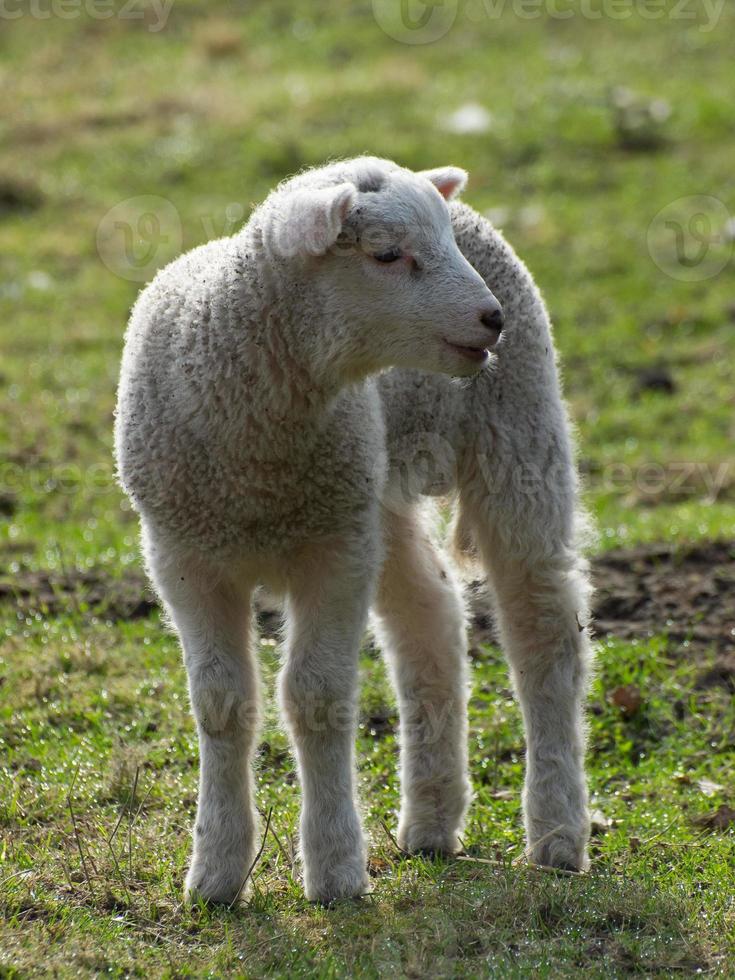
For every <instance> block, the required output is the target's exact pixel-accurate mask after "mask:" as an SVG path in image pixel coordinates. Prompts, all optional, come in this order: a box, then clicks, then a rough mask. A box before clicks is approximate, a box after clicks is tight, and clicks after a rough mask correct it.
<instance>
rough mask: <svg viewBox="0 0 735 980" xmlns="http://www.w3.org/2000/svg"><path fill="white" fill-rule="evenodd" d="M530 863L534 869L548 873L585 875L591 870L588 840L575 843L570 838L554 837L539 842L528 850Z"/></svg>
mask: <svg viewBox="0 0 735 980" xmlns="http://www.w3.org/2000/svg"><path fill="white" fill-rule="evenodd" d="M527 853H528V863H529V864H530V865H531V866H532V867H536V868H542V869H543V870H546V871H561V872H565V873H567V874H583V873H584V872H585V871H588V870H589V866H590V859H589V857H588V856H587V840H586V837H585V839H584V840H583V841H579V842H575V841H574V840H572V839H571V838H569V837H565V836H561V835H560V836H554V837H550V838H549V839H548V840H542V841H539V843H538V844H537V845H535V846H534V845H532V846H531V847H529V849H528V852H527Z"/></svg>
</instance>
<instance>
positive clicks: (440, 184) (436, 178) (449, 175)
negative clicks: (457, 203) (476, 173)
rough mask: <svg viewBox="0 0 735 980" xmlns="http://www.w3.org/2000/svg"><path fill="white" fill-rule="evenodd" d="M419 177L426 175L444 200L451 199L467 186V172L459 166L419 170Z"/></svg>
mask: <svg viewBox="0 0 735 980" xmlns="http://www.w3.org/2000/svg"><path fill="white" fill-rule="evenodd" d="M419 176H420V177H426V179H427V180H430V181H431V183H432V184H433V185H434V187H436V189H437V190H438V191H439V193H440V194H441V196H442V197H443V198H444V200H445V201H451V200H453V199H454V198H455V197H456V196H457V195H458V194H461V193H462V191H463V190H464V189H465V187H466V186H467V180H468V178H469V174H468V173H467V171H466V170H462V168H461V167H437V168H436V169H435V170H421V171H419Z"/></svg>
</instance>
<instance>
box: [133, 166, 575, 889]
mask: <svg viewBox="0 0 735 980" xmlns="http://www.w3.org/2000/svg"><path fill="white" fill-rule="evenodd" d="M465 181H466V174H465V173H464V172H463V171H461V170H458V169H457V168H454V167H445V168H442V169H438V170H432V171H426V172H423V173H413V172H411V171H408V170H405V169H403V168H401V167H399V166H397V165H396V164H394V163H391V162H389V161H386V160H379V159H375V158H371V157H364V158H358V159H356V160H349V161H345V162H341V163H333V164H330V165H328V166H325V167H323V168H320V169H316V170H311V171H308V172H306V173H303V174H301V175H300V176H297V177H295V178H293V179H292V180H289V181H287V182H285V183H283V184H282V185H281V186H280V187H278V188H277V189H276V190H275V191H274V192H273V193H272V194H271V195H270V196H269V197H268V198H267V200H266V201H265V203H264V204H263V205H262V206H261V207H259V208H258V209H257V210H256V211H255V212H254V214H253V215H252V217H251V219H250V221H249V222H248V224H247V225H246V226H245V227H244V228H243V229H242V231H240V232H239V234H237V235H235V236H234V237H232V238H229V239H223V240H221V241H216V242H212V243H210V244H208V245H204V246H202V247H201V248H198V249H195V250H194V251H193V252H191V253H189V254H188V255H184V256H182V257H181V258H179V259H178V260H177V261H176V262H174V263H173V264H171V265H170V266H169V267H168V268H166V269H164V270H163V271H162V272H161V273H160V274H159V275H158V276H157V277H156V279H155V280H154V281H153V282H152V283H151V284H150V285H149V286H148V287H147V288H146V289H145V290H144V291H143V293H142V294H141V296H140V298H139V300H138V302H137V304H136V306H135V309H134V311H133V314H132V318H131V322H130V327H129V330H128V333H127V338H126V347H125V353H124V356H123V362H122V374H121V381H120V391H119V404H118V415H117V429H116V445H117V456H118V462H119V471H120V477H121V480H122V484H123V486H124V488H125V490H126V491H127V493H128V494H129V496H130V498H131V500H132V501H133V503H134V505H135V507H136V509H137V510H138V512H139V513H140V519H141V524H142V537H143V548H144V552H145V557H146V561H147V566H148V569H149V572H150V575H151V578H152V580H153V582H154V583H155V586H156V588H157V590H158V592H159V594H160V596H161V598H162V600H163V602H164V603H165V606H166V608H167V610H168V613H169V615H170V618H171V620H172V621H173V623H174V624H175V626H176V629H177V630H178V633H179V636H180V638H181V643H182V646H183V650H184V659H185V663H186V667H187V670H188V676H189V689H190V694H191V704H192V708H193V712H194V716H195V718H196V722H197V726H198V732H199V742H200V750H201V774H200V788H199V807H198V813H197V819H196V826H195V830H194V851H193V857H192V861H191V867H190V870H189V873H188V877H187V883H186V889H187V894H188V895H189V896H190V897H197V896H198V897H202V898H204V899H205V900H212V901H221V902H231V901H233V900H234V899H235V898H236V897H237V896H238V895H239V893H240V892H241V891H242V888H243V884H244V882H245V879H246V877H247V874H248V870H249V869H250V866H251V862H252V860H253V857H254V853H255V848H256V837H257V825H256V811H255V807H254V801H253V780H252V773H251V762H252V756H253V750H254V747H255V744H256V733H257V729H258V716H259V695H258V670H257V665H256V662H255V655H256V649H257V647H256V644H255V641H254V639H253V628H252V615H251V595H252V593H253V590H254V589H255V588H256V587H257V586H258V585H259V584H261V583H263V584H266V585H267V586H268V587H270V588H271V589H275V590H280V591H282V592H283V593H284V594H285V595H286V602H287V606H286V608H287V631H286V634H287V635H286V642H285V647H286V654H285V666H284V668H283V671H282V674H281V678H280V697H281V704H282V709H283V712H284V715H285V717H286V719H287V723H288V727H289V731H290V734H291V737H292V740H293V745H294V749H295V753H296V757H297V761H298V768H299V774H300V778H301V786H302V792H303V809H302V817H301V831H300V841H301V855H302V861H303V873H304V884H305V890H306V894H307V896H308V897H309V898H310V899H318V900H323V901H329V900H333V899H337V898H342V897H346V896H356V895H360V894H363V893H365V892H367V891H368V890H369V880H368V877H367V873H366V849H365V842H364V838H363V832H362V828H361V825H360V817H359V815H358V810H357V807H356V803H355V767H354V741H355V728H356V711H357V661H358V651H359V648H360V641H361V637H362V635H363V632H364V629H365V626H366V620H367V617H368V612H369V609H370V607H371V605H373V607H374V612H375V614H376V617H377V620H378V624H379V629H380V635H381V637H382V639H383V643H384V649H385V651H386V653H387V656H388V660H389V664H390V668H391V672H392V676H393V680H394V683H395V686H396V690H397V695H398V700H399V707H400V722H401V780H402V805H401V814H400V822H399V829H398V841H399V843H400V845H401V847H402V848H404V849H405V850H406V851H410V852H415V851H430V852H442V853H449V854H451V853H454V852H456V851H457V850H458V849H459V848H460V836H459V835H460V833H461V830H462V825H463V819H464V816H465V812H466V809H467V806H468V803H469V799H470V786H469V781H468V776H467V720H466V702H467V676H466V667H465V659H466V634H465V616H464V608H463V602H462V598H461V592H460V588H459V584H458V581H457V578H456V575H455V573H454V572H453V570H452V569H451V567H450V565H449V563H448V562H447V560H446V559H445V557H444V556H443V555H442V554H441V553H440V552H438V551H437V550H436V549H435V547H434V545H433V544H432V543H431V539H430V534H429V530H428V528H427V527H426V526H425V521H424V519H423V518H422V517H421V516H420V514H421V505H420V498H421V497H422V496H423V495H445V494H448V493H451V492H454V493H455V495H456V497H457V498H458V501H459V509H458V516H457V520H456V525H455V531H456V534H455V538H456V540H457V542H458V544H459V545H460V548H461V549H462V550H464V551H467V550H470V549H472V548H474V549H476V551H477V552H478V554H479V557H480V559H481V561H482V563H483V566H484V568H485V570H486V571H487V575H488V578H489V581H490V584H491V587H492V590H493V592H494V595H495V598H496V600H497V612H498V618H499V624H500V632H501V638H502V642H503V646H504V649H505V652H506V654H507V656H508V659H509V661H510V664H511V667H512V673H513V678H514V683H515V689H516V691H517V694H518V697H519V700H520V703H521V707H522V711H523V717H524V721H525V727H526V735H527V743H528V755H527V773H526V785H525V791H524V807H525V822H526V830H527V837H528V851H527V853H528V857H529V859H530V860H531V861H532V862H534V863H536V864H541V865H548V866H553V867H556V868H567V869H577V870H581V869H584V868H585V867H586V866H587V856H586V843H587V838H588V828H589V821H588V815H587V793H586V786H585V777H584V770H583V755H584V735H583V722H582V711H583V699H584V695H585V674H586V668H587V661H588V658H589V640H588V636H587V634H586V632H585V630H584V627H583V624H584V623H585V622H586V621H587V601H588V591H589V590H588V585H587V575H586V566H585V564H584V562H583V560H582V559H581V558H580V556H579V554H578V551H577V546H576V531H577V527H576V525H577V524H578V523H579V522H578V521H577V514H578V513H579V511H578V505H577V483H576V476H575V468H574V462H573V455H572V448H571V445H570V435H569V427H568V423H567V417H566V412H565V408H564V405H563V402H562V399H561V395H560V387H559V380H558V375H557V368H556V362H555V353H554V348H553V344H552V339H551V332H550V327H549V321H548V317H547V314H546V311H545V309H544V305H543V302H542V300H541V297H540V296H539V293H538V291H537V289H536V288H535V286H534V283H533V280H532V279H531V277H530V275H529V273H528V272H527V270H526V269H525V267H524V266H523V264H522V263H521V262H520V261H519V260H518V259H517V258H516V256H515V255H514V253H513V251H512V250H511V249H510V247H509V246H508V245H507V244H506V243H505V241H504V240H503V238H502V237H501V236H500V235H499V234H498V233H497V232H496V231H495V230H494V229H493V228H492V227H491V225H490V224H489V223H488V222H487V221H485V220H484V219H483V218H481V217H480V216H479V215H478V214H476V213H475V212H474V211H472V210H471V209H470V208H468V207H466V206H464V205H462V204H458V203H453V204H451V205H448V204H447V203H446V202H447V201H449V200H451V199H452V198H453V197H454V196H455V195H456V194H457V193H458V192H459V191H460V190H461V189H462V188H463V187H464V184H465ZM486 284H489V285H490V286H491V287H492V290H493V292H492V293H491V292H490V290H489V289H488V285H486ZM493 293H494V294H495V295H493ZM496 296H497V299H496V298H495V297H496ZM500 304H502V310H503V311H504V319H505V328H504V330H503V333H502V339H501V341H500V343H498V344H497V350H496V353H495V354H494V355H493V356H491V355H490V354H489V353H488V348H493V347H495V345H496V343H497V341H498V338H499V335H500V329H501V326H502V325H503V314H502V313H501V306H500ZM390 368H400V369H409V370H387V369H390ZM424 372H426V373H424ZM456 377H461V378H466V379H468V380H466V381H460V382H458V381H456V380H454V379H455V378H456Z"/></svg>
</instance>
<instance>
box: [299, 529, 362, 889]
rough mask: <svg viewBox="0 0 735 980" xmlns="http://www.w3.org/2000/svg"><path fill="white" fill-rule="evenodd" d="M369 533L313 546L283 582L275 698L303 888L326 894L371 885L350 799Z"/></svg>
mask: <svg viewBox="0 0 735 980" xmlns="http://www.w3.org/2000/svg"><path fill="white" fill-rule="evenodd" d="M374 550H375V546H374V543H373V544H370V543H368V542H366V543H365V544H364V545H358V546H357V547H354V546H353V547H350V544H349V543H347V542H345V543H341V544H337V545H334V544H332V545H331V547H329V548H326V547H324V548H321V549H315V550H314V551H313V552H312V553H310V554H309V555H308V556H307V557H306V558H302V560H300V561H299V562H298V564H297V567H296V570H295V573H294V574H293V577H292V581H291V583H290V586H289V602H288V637H287V648H288V649H287V661H286V666H285V668H284V670H283V672H282V675H281V702H282V707H283V712H284V714H285V716H286V719H287V721H288V726H289V730H290V733H291V738H292V741H293V745H294V749H295V752H296V758H297V762H298V767H299V775H300V778H301V788H302V794H303V800H302V811H301V857H302V862H303V872H304V889H305V891H306V896H307V898H309V899H312V900H319V901H323V902H329V901H332V900H334V899H339V898H350V897H354V896H358V895H363V894H365V893H366V892H368V891H369V878H368V875H367V855H366V849H365V841H364V838H363V833H362V827H361V825H360V818H359V816H358V812H357V808H356V805H355V771H354V769H355V764H354V746H355V737H356V732H357V673H358V655H359V650H360V641H361V639H362V635H363V632H364V630H365V625H366V619H367V612H368V608H369V603H370V597H371V591H372V582H373V579H374V577H375V566H376V564H377V563H376V560H375V558H374V557H371V552H373V551H374Z"/></svg>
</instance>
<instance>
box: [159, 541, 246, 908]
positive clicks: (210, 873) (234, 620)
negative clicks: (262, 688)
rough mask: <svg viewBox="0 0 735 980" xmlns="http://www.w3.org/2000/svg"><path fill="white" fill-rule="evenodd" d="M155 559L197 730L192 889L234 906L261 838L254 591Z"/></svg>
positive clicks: (190, 893) (194, 894) (194, 895)
mask: <svg viewBox="0 0 735 980" xmlns="http://www.w3.org/2000/svg"><path fill="white" fill-rule="evenodd" d="M150 564H151V567H152V572H153V576H154V579H155V581H156V584H157V586H158V588H159V590H160V592H161V594H162V596H163V598H164V600H165V601H166V604H167V606H168V609H169V612H170V614H171V618H172V619H173V621H174V624H175V625H176V628H177V630H178V633H179V636H180V638H181V643H182V646H183V650H184V661H185V663H186V669H187V672H188V675H189V694H190V698H191V706H192V710H193V712H194V717H195V719H196V723H197V731H198V734H199V755H200V759H199V800H198V804H197V815H196V824H195V827H194V853H193V855H192V859H191V866H190V868H189V873H188V875H187V878H186V894H187V897H188V898H189V899H190V900H196V899H198V898H203V899H204V900H205V901H212V902H222V903H227V904H229V903H230V902H232V901H234V900H235V899H236V898H237V897H238V895H239V894H240V892H241V890H242V888H243V885H244V884H245V883H246V881H245V879H246V876H247V874H248V871H249V869H250V865H251V862H252V860H253V858H254V855H255V847H256V843H257V842H256V830H257V827H256V822H257V813H256V809H255V803H254V799H253V785H252V783H253V777H252V772H251V762H252V754H253V748H254V744H255V736H256V732H257V723H258V711H259V704H258V676H257V667H256V664H255V662H254V658H253V644H252V642H251V637H250V636H249V633H250V628H251V627H250V619H251V614H250V594H249V591H248V590H247V589H246V588H243V587H241V586H240V585H237V584H233V583H229V582H227V581H226V580H225V579H224V578H223V577H222V576H221V575H220V574H219V573H218V571H217V570H216V569H213V568H204V567H202V566H200V565H198V564H192V563H191V562H188V563H185V562H177V561H174V560H171V559H164V558H163V557H162V556H158V557H157V558H155V557H154V558H153V559H152V560H151V561H150Z"/></svg>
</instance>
